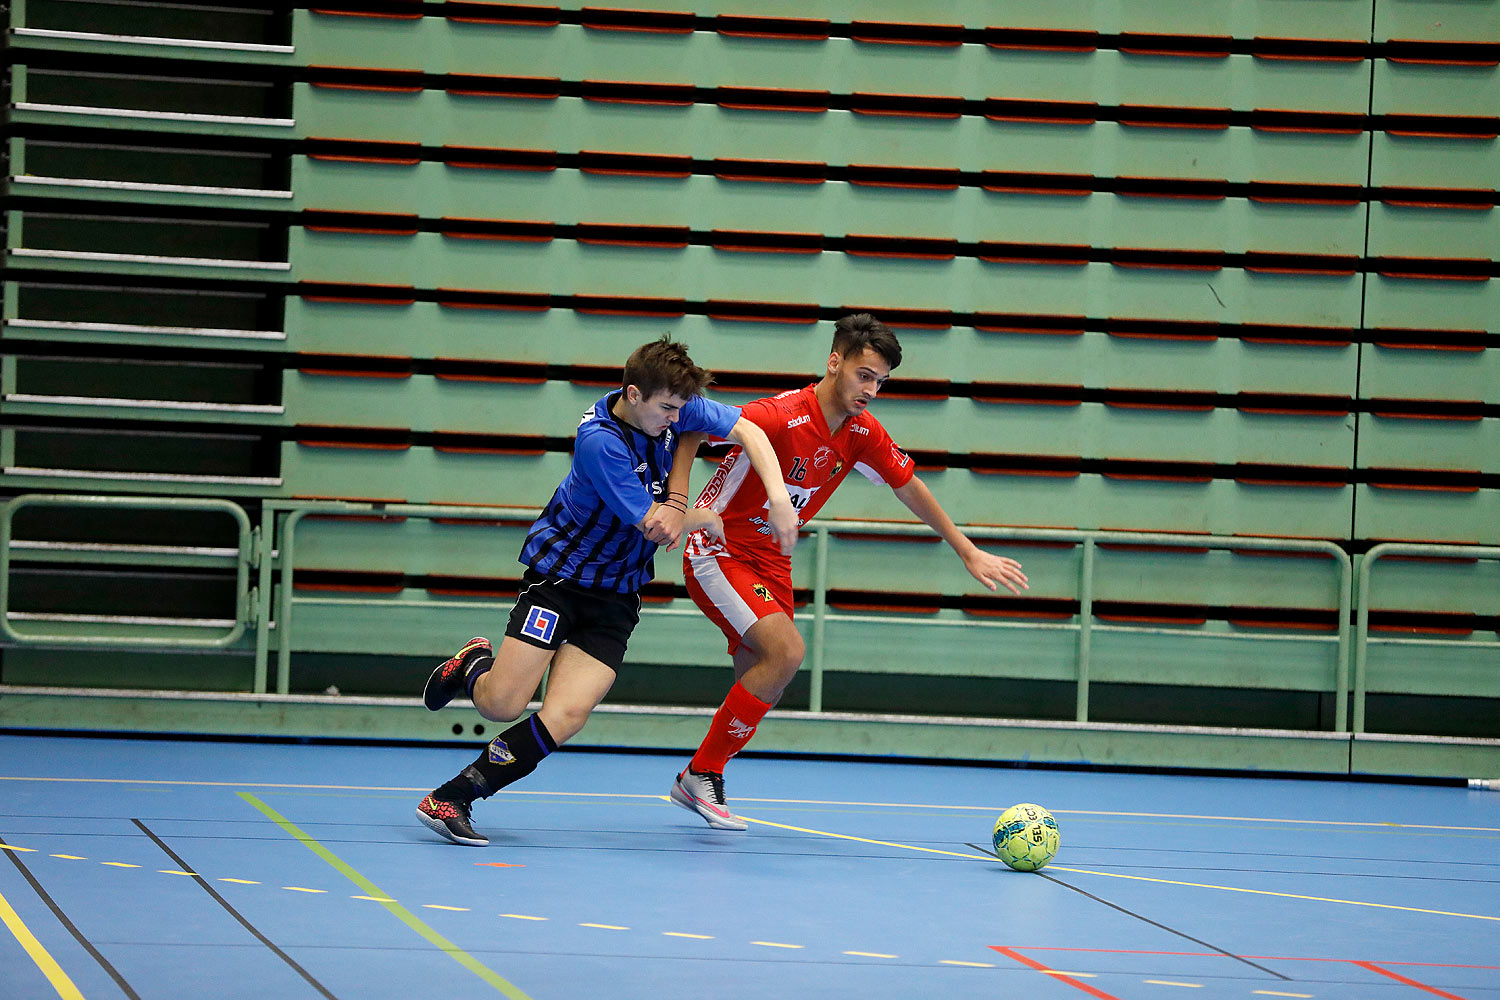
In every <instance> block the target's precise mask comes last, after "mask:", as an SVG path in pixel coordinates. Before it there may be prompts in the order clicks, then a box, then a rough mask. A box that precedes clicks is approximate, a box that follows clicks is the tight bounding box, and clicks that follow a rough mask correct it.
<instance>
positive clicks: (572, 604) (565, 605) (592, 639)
mask: <svg viewBox="0 0 1500 1000" xmlns="http://www.w3.org/2000/svg"><path fill="white" fill-rule="evenodd" d="M522 579H523V580H524V581H525V585H524V586H523V587H522V588H521V595H520V596H519V597H518V598H516V606H515V607H514V608H512V609H511V612H510V624H509V625H507V626H506V628H505V634H506V635H508V636H510V637H511V638H513V639H519V640H521V641H522V642H524V643H526V644H527V645H528V646H536V647H537V648H539V649H557V648H558V647H559V646H561V645H562V644H563V643H565V642H571V643H572V644H573V645H575V646H577V647H578V648H579V649H581V650H583V651H584V652H585V653H587V654H589V655H590V656H592V657H593V658H594V659H596V660H598V661H599V662H600V663H603V664H604V665H605V666H607V667H609V668H610V669H612V670H615V671H617V672H618V671H619V669H620V664H621V663H622V662H624V660H625V646H626V644H627V643H629V642H630V633H631V632H633V631H635V626H636V623H637V622H639V621H640V620H641V598H640V595H639V594H621V593H619V592H617V591H613V590H597V589H595V588H593V587H583V586H580V585H579V584H576V583H574V582H573V581H572V580H563V579H559V578H558V577H555V576H546V575H544V574H542V573H538V572H537V571H536V570H534V569H531V568H529V567H528V568H527V570H526V572H525V574H523V576H522Z"/></svg>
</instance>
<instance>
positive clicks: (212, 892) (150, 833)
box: [130, 816, 336, 1000]
mask: <svg viewBox="0 0 1500 1000" xmlns="http://www.w3.org/2000/svg"><path fill="white" fill-rule="evenodd" d="M130 822H131V823H133V824H135V828H136V829H137V830H140V831H141V832H142V833H144V834H145V835H146V836H147V837H148V838H150V840H151V842H152V843H153V844H155V845H156V846H157V847H158V848H160V849H161V852H162V853H163V854H165V855H166V856H167V857H169V858H171V859H172V860H173V861H175V862H177V863H178V864H179V865H181V866H182V867H183V868H191V867H192V866H191V865H189V864H188V863H187V862H186V861H184V860H183V859H182V858H181V857H180V856H179V855H178V854H177V852H176V851H174V850H172V848H171V847H170V846H168V844H167V842H166V841H165V840H162V839H161V838H160V837H158V836H157V835H156V831H154V830H152V829H151V828H150V827H149V826H147V825H146V824H145V823H144V822H143V821H142V820H141V818H140V817H139V816H132V817H131V818H130ZM193 874H194V875H195V876H197V878H198V884H199V885H201V886H202V887H203V891H204V892H206V893H208V895H209V898H210V899H212V900H213V901H214V902H216V903H218V904H219V905H220V906H221V907H223V908H224V912H225V913H228V914H229V915H230V916H231V917H233V918H234V919H235V921H236V922H238V923H239V925H240V926H241V927H243V928H245V930H246V931H248V932H249V933H250V936H251V937H253V938H255V940H257V941H259V942H260V943H261V944H263V945H265V946H266V948H268V949H269V950H270V952H271V954H273V955H275V956H276V957H277V958H279V959H281V960H282V961H283V962H285V963H286V964H287V967H288V968H290V969H291V970H292V971H293V972H295V973H296V974H297V975H299V976H301V977H302V978H303V979H304V980H306V982H307V984H308V985H309V986H311V987H312V988H313V989H315V990H317V991H318V992H319V993H320V994H322V995H323V996H325V997H327V998H328V1000H336V998H335V997H334V995H333V994H332V993H330V992H329V991H328V987H326V986H324V985H323V984H322V983H320V982H318V980H317V978H316V977H315V976H313V974H312V973H311V972H308V971H307V969H305V968H303V967H302V966H301V965H300V964H299V963H298V962H297V960H296V959H294V958H292V956H290V955H288V954H287V953H286V952H285V951H282V950H281V948H280V947H279V946H278V945H277V944H276V942H275V941H272V940H271V939H270V938H268V937H266V936H265V935H264V934H262V933H261V932H260V929H259V928H258V927H256V926H255V925H254V924H252V923H251V922H250V921H249V920H247V919H246V918H245V915H244V914H243V913H241V912H240V911H239V910H236V909H235V908H234V907H233V906H231V905H230V903H229V900H227V899H225V898H224V897H223V896H221V895H219V892H218V890H217V889H215V888H214V887H213V886H211V885H209V884H208V880H207V879H205V878H203V876H201V875H198V874H197V873H196V872H194V873H193Z"/></svg>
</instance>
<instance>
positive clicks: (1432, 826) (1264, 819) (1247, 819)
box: [0, 774, 1500, 833]
mask: <svg viewBox="0 0 1500 1000" xmlns="http://www.w3.org/2000/svg"><path fill="white" fill-rule="evenodd" d="M0 781H55V782H77V783H82V782H87V783H88V784H91V785H100V784H112V785H187V786H191V787H195V788H288V789H304V790H312V791H328V792H426V791H430V789H428V788H426V787H423V788H407V787H402V786H398V785H319V784H296V783H291V782H272V781H185V780H180V779H168V778H62V777H45V776H43V777H37V776H32V775H10V774H0ZM497 794H500V795H542V796H557V797H560V798H599V799H654V800H657V801H660V802H666V801H668V798H667V796H665V795H648V794H645V793H640V792H555V791H543V790H529V789H528V790H512V789H502V790H501V791H500V792H498V793H497ZM735 801H736V802H754V803H757V804H760V805H796V806H868V807H873V808H880V809H953V810H962V811H970V812H993V813H996V814H997V815H998V814H999V812H1000V810H1001V809H1003V808H1004V807H1003V806H973V805H957V804H949V805H944V804H942V803H932V802H853V801H845V800H839V799H757V798H744V797H737V798H736V799H735ZM1050 811H1051V812H1052V814H1053V815H1056V816H1110V817H1121V818H1126V819H1203V820H1227V821H1231V822H1236V823H1271V824H1275V823H1299V824H1303V825H1308V826H1349V827H1371V828H1375V829H1397V830H1454V831H1461V832H1470V833H1500V826H1449V825H1443V824H1437V823H1392V822H1389V821H1384V820H1344V819H1291V818H1286V817H1275V816H1218V815H1210V814H1203V815H1200V814H1197V813H1153V812H1124V811H1118V810H1105V809H1052V810H1050Z"/></svg>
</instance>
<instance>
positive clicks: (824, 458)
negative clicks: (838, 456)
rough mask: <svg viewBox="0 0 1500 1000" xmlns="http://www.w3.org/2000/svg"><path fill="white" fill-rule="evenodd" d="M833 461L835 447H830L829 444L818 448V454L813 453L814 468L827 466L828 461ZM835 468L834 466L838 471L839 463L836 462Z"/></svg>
mask: <svg viewBox="0 0 1500 1000" xmlns="http://www.w3.org/2000/svg"><path fill="white" fill-rule="evenodd" d="M832 461H834V458H833V449H832V448H830V447H828V446H827V445H824V446H823V447H821V448H819V449H818V451H817V454H815V455H813V468H814V469H823V468H827V466H828V463H829V462H832ZM833 468H834V471H835V472H837V471H838V464H837V463H835V465H834V467H833Z"/></svg>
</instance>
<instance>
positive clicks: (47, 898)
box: [0, 839, 141, 1000]
mask: <svg viewBox="0 0 1500 1000" xmlns="http://www.w3.org/2000/svg"><path fill="white" fill-rule="evenodd" d="M0 843H4V840H3V839H0ZM6 857H7V858H8V859H9V861H10V863H11V864H13V865H15V866H16V871H18V872H20V873H21V877H22V878H24V879H25V880H26V884H27V885H29V886H31V891H32V892H34V893H36V895H37V898H38V899H40V900H41V901H42V902H43V903H45V904H46V905H47V909H49V910H51V911H52V915H53V916H54V917H56V918H57V922H58V923H59V924H60V925H61V926H62V928H63V929H64V930H66V931H67V932H68V933H69V934H71V935H73V940H74V941H77V942H78V944H79V946H80V947H81V948H83V950H84V951H86V952H88V953H89V957H90V958H92V959H93V960H94V961H95V962H97V963H98V964H99V968H101V969H103V970H104V972H105V974H106V975H108V976H109V978H110V979H112V980H114V984H115V985H116V986H118V987H119V988H120V992H121V993H123V994H124V995H125V997H126V1000H141V995H140V994H139V993H137V992H136V991H135V989H134V988H133V987H132V986H131V985H130V983H129V982H128V981H127V980H126V979H125V977H124V976H122V975H120V970H119V969H116V968H115V967H114V966H113V965H112V964H110V961H109V959H107V958H105V957H104V955H103V954H101V953H100V951H99V949H98V948H95V947H94V942H92V941H90V940H89V939H88V938H86V937H84V935H83V932H82V931H81V930H79V929H78V925H77V924H75V923H73V921H72V920H71V919H69V917H68V915H67V914H66V913H64V912H63V909H62V907H60V906H58V905H57V900H55V899H53V898H52V896H51V895H50V894H49V893H48V892H47V890H46V889H45V888H44V887H43V886H42V883H41V882H39V881H37V878H36V876H35V875H33V874H32V873H31V869H29V868H27V867H26V864H25V863H24V862H23V861H22V860H21V858H20V855H17V854H8V855H6ZM7 905H9V904H7ZM16 919H18V920H19V919H20V917H19V915H18V916H17V918H16ZM33 960H34V959H33ZM58 969H59V971H60V970H61V966H58ZM64 978H65V979H66V978H67V977H66V974H64ZM68 983H69V984H72V980H71V979H69V980H68ZM53 986H54V988H55V987H56V983H54V984H53ZM74 989H75V990H76V989H77V987H76V986H74Z"/></svg>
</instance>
